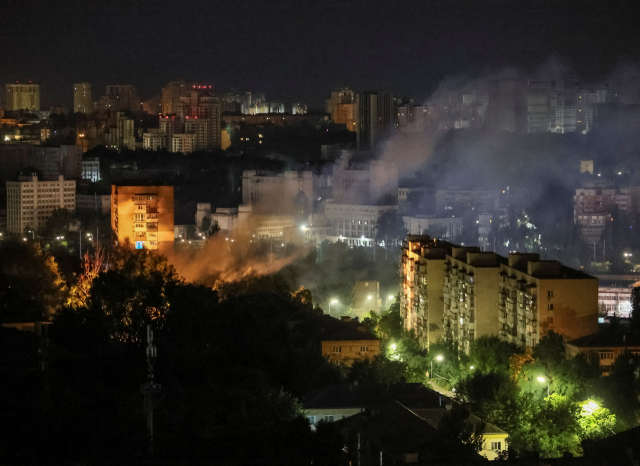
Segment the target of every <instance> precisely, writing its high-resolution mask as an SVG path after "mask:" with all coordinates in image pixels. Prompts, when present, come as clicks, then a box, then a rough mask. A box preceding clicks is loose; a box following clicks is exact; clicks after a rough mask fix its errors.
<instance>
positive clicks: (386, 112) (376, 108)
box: [356, 91, 395, 149]
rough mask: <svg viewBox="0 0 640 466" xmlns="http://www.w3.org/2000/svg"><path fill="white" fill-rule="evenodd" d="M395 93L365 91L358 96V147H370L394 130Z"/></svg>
mask: <svg viewBox="0 0 640 466" xmlns="http://www.w3.org/2000/svg"><path fill="white" fill-rule="evenodd" d="M393 107H394V105H393V95H392V94H389V93H386V92H380V91H373V92H363V93H360V94H358V95H357V96H356V109H357V114H356V120H357V125H356V142H357V147H358V149H370V148H373V147H374V146H376V145H377V144H378V143H379V142H381V141H382V140H384V139H385V138H386V137H387V136H388V135H389V134H391V132H392V131H393V130H394V122H395V118H394V117H395V110H394V108H393Z"/></svg>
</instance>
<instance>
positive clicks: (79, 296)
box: [67, 246, 104, 308]
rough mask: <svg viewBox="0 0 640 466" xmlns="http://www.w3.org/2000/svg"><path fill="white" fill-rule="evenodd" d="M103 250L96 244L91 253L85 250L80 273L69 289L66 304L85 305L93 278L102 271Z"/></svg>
mask: <svg viewBox="0 0 640 466" xmlns="http://www.w3.org/2000/svg"><path fill="white" fill-rule="evenodd" d="M103 263H104V250H103V249H102V247H101V246H97V247H96V249H95V250H94V252H93V254H89V251H87V252H86V253H85V254H84V257H83V258H82V273H80V274H79V275H78V276H77V279H76V283H75V284H74V285H73V286H71V289H70V290H69V298H68V300H67V305H68V306H71V307H72V308H78V307H85V306H86V305H87V302H88V300H89V297H90V296H91V286H92V285H93V280H94V279H95V278H96V277H97V276H98V275H99V274H100V272H102V265H103Z"/></svg>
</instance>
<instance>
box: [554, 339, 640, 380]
mask: <svg viewBox="0 0 640 466" xmlns="http://www.w3.org/2000/svg"><path fill="white" fill-rule="evenodd" d="M564 348H565V356H566V357H567V358H568V359H571V358H574V357H575V356H577V355H579V354H581V355H582V356H584V357H585V359H586V360H587V361H589V362H598V366H599V367H600V371H601V373H602V375H604V376H607V375H609V374H610V372H611V365H612V364H613V363H614V362H616V360H617V359H618V358H619V357H620V356H621V355H623V354H624V353H625V352H627V351H628V352H630V353H631V355H632V356H634V357H638V356H640V346H637V345H622V346H588V347H584V346H578V345H575V344H572V343H571V342H568V343H565V344H564Z"/></svg>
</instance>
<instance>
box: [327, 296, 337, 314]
mask: <svg viewBox="0 0 640 466" xmlns="http://www.w3.org/2000/svg"><path fill="white" fill-rule="evenodd" d="M337 302H338V300H337V299H332V300H331V301H329V315H331V305H332V304H335V303H337Z"/></svg>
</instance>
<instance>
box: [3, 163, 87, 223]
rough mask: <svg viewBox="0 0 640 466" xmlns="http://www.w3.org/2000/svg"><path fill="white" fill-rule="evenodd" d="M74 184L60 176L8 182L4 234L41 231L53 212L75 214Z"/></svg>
mask: <svg viewBox="0 0 640 466" xmlns="http://www.w3.org/2000/svg"><path fill="white" fill-rule="evenodd" d="M75 208H76V182H75V180H65V179H64V177H63V176H62V175H60V176H58V177H57V178H55V179H53V178H51V179H45V180H42V181H39V180H38V177H37V176H25V177H20V180H19V181H7V231H8V232H9V233H16V234H19V233H23V232H24V231H25V230H26V229H27V228H33V229H34V230H37V229H39V228H42V227H43V226H44V225H45V223H46V222H47V220H48V219H49V218H51V214H52V213H53V211H54V210H55V209H67V210H70V211H74V210H75Z"/></svg>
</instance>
